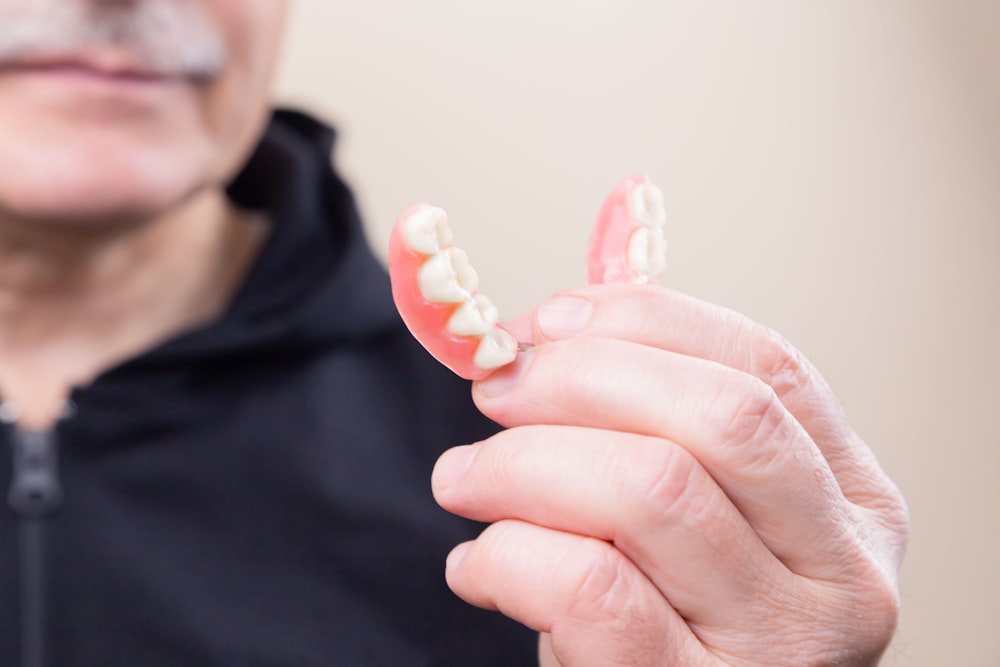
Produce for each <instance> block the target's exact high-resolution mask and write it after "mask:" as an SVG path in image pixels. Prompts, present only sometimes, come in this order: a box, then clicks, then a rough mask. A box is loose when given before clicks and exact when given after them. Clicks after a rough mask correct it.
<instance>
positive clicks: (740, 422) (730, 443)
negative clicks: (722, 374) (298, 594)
mask: <svg viewBox="0 0 1000 667" xmlns="http://www.w3.org/2000/svg"><path fill="white" fill-rule="evenodd" d="M719 402H720V403H721V406H720V408H719V415H718V417H717V419H718V429H719V434H718V435H719V440H720V441H721V443H722V444H723V445H724V446H725V447H727V448H731V447H743V446H745V445H750V444H759V443H763V442H767V441H768V440H770V439H771V438H773V437H774V436H775V435H776V434H777V433H779V432H780V431H781V430H782V429H783V428H784V427H785V426H786V424H787V420H788V415H787V413H786V411H785V407H784V405H782V403H781V400H780V399H779V398H778V395H777V393H775V391H774V389H773V388H772V387H771V386H770V385H768V384H766V383H765V382H763V381H761V380H759V379H757V378H755V377H753V376H750V375H744V374H741V373H731V374H730V376H729V378H728V380H727V381H726V382H725V384H724V385H723V387H722V390H721V396H720V399H719ZM749 449H752V450H754V451H757V452H759V453H760V454H763V453H764V452H765V451H767V448H764V447H754V448H749Z"/></svg>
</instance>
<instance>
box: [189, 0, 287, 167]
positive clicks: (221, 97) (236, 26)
mask: <svg viewBox="0 0 1000 667" xmlns="http://www.w3.org/2000/svg"><path fill="white" fill-rule="evenodd" d="M285 6H286V3H285V2H283V1H275V0H267V1H266V2H262V1H258V0H248V1H246V2H239V1H237V0H225V1H220V2H217V3H216V11H217V13H218V23H219V25H220V26H223V28H224V30H225V31H226V34H225V38H226V43H227V46H228V51H229V67H228V68H227V71H226V73H225V74H224V76H222V77H221V78H220V79H219V80H218V81H216V82H214V83H213V84H212V85H211V86H210V88H209V90H208V91H207V95H206V98H205V104H206V110H205V117H206V119H207V122H208V123H209V124H210V127H209V128H207V129H208V131H209V132H211V133H212V134H213V135H214V136H215V137H217V140H218V142H219V144H220V148H222V149H223V151H222V154H225V155H227V156H228V158H229V159H228V160H227V161H226V163H225V164H224V165H222V166H221V167H222V170H223V174H222V176H223V177H228V176H230V175H231V174H232V172H234V171H235V170H237V169H238V168H239V166H240V165H241V164H242V163H243V161H244V160H245V159H246V157H247V154H248V153H249V151H250V150H251V149H252V148H253V145H254V143H255V140H256V138H257V136H258V135H259V133H260V131H261V129H262V127H263V125H264V124H265V122H266V120H267V118H268V115H269V109H270V94H269V93H270V87H271V80H272V78H273V74H274V68H275V64H276V60H277V56H278V48H279V44H280V37H281V34H282V32H283V27H284V16H285Z"/></svg>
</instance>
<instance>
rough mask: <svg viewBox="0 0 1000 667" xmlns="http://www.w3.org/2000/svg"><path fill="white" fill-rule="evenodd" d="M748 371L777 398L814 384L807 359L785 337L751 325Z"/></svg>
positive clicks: (773, 331) (770, 330) (769, 329)
mask: <svg viewBox="0 0 1000 667" xmlns="http://www.w3.org/2000/svg"><path fill="white" fill-rule="evenodd" d="M750 328H751V333H750V344H749V348H748V353H749V355H750V359H749V368H750V369H751V372H752V373H753V374H754V375H756V376H757V377H759V378H760V379H761V380H763V381H764V382H765V383H766V384H768V385H770V386H771V387H773V388H774V391H775V393H776V394H777V395H778V396H786V395H788V394H792V393H794V392H796V391H798V390H799V389H801V388H802V387H803V386H805V385H807V384H809V383H810V382H811V381H812V371H811V366H810V365H809V363H808V362H807V361H806V359H805V356H804V355H803V354H802V352H800V351H799V349H798V348H796V347H795V346H794V345H792V344H791V343H790V342H788V339H786V338H785V337H784V336H782V335H781V334H779V333H778V332H777V331H775V330H774V329H771V328H770V327H766V326H764V325H761V324H757V323H753V324H752V325H751V326H750Z"/></svg>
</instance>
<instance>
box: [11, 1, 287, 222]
mask: <svg viewBox="0 0 1000 667" xmlns="http://www.w3.org/2000/svg"><path fill="white" fill-rule="evenodd" d="M287 5H288V0H0V26H2V28H0V221H2V220H3V219H18V220H25V221H42V222H51V223H78V224H94V223H101V222H138V221H141V220H144V219H149V218H150V217H153V216H155V215H158V214H160V213H163V212H166V211H168V210H169V209H170V208H171V207H173V206H176V205H177V204H179V203H181V202H183V201H185V200H187V199H188V198H190V197H191V196H192V195H194V194H197V193H198V192H200V191H203V190H204V189H205V188H206V187H219V186H221V185H222V184H224V183H225V182H226V181H227V180H228V179H229V178H230V177H231V176H232V175H233V173H234V172H235V170H236V169H237V168H238V167H239V165H240V163H241V162H242V161H243V160H244V159H245V157H246V155H247V153H248V151H249V150H250V149H251V147H252V145H253V143H254V142H255V140H256V137H257V135H258V133H259V131H260V129H261V127H262V125H263V123H264V121H265V119H266V117H267V106H268V105H267V93H268V87H269V82H270V78H271V71H272V68H273V64H274V60H275V57H276V52H277V47H278V42H279V36H280V33H281V30H282V25H283V19H284V16H285V12H286V9H287Z"/></svg>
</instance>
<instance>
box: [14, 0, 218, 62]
mask: <svg viewBox="0 0 1000 667" xmlns="http://www.w3.org/2000/svg"><path fill="white" fill-rule="evenodd" d="M102 46H115V47H118V48H122V49H125V50H126V51H127V52H128V53H129V55H130V57H132V58H134V59H135V60H136V62H137V64H138V65H139V66H141V67H142V68H143V69H146V70H149V71H150V72H152V73H156V74H160V75H164V76H187V77H195V78H211V77H214V76H217V75H218V74H220V73H221V72H222V70H223V69H224V68H225V65H226V60H227V53H226V45H225V42H224V41H223V39H222V36H221V35H220V33H219V30H218V28H217V27H216V26H215V25H214V24H213V23H212V21H211V20H209V18H208V17H207V16H205V14H204V12H203V11H201V10H200V9H199V6H198V4H197V3H194V2H178V1H177V0H136V1H134V2H127V3H124V2H123V3H107V2H94V1H92V0H0V62H4V61H12V60H23V59H25V58H30V57H32V56H39V55H44V56H56V57H58V56H61V55H72V54H73V53H75V52H79V51H81V50H85V49H88V48H90V49H93V48H95V47H97V48H99V47H102Z"/></svg>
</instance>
